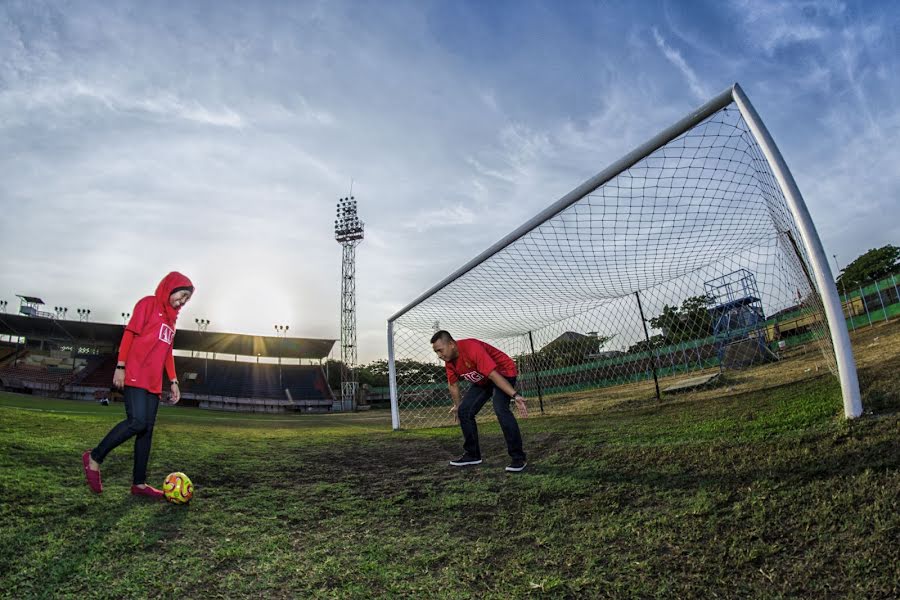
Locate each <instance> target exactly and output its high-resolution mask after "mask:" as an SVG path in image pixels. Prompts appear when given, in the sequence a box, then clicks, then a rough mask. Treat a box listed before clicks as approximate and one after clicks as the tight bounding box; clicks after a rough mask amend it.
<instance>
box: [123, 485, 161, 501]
mask: <svg viewBox="0 0 900 600" xmlns="http://www.w3.org/2000/svg"><path fill="white" fill-rule="evenodd" d="M131 495H132V496H147V497H148V498H155V499H157V500H162V499H163V498H164V497H165V495H164V494H163V493H162V490H158V489H156V488H155V487H152V486H149V485H148V486H144V487H138V486H136V485H133V486H131Z"/></svg>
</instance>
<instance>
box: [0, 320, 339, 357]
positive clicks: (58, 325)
mask: <svg viewBox="0 0 900 600" xmlns="http://www.w3.org/2000/svg"><path fill="white" fill-rule="evenodd" d="M122 331H123V329H122V325H116V324H114V323H92V322H87V321H67V320H64V319H46V318H41V317H29V316H25V315H15V314H0V335H12V336H20V337H24V338H27V339H38V340H47V341H55V342H59V343H77V344H80V345H85V346H89V345H98V344H100V345H104V346H118V344H119V341H120V340H121V339H122ZM334 342H335V340H330V339H313V338H297V337H285V338H281V337H276V336H263V335H244V334H240V333H220V332H214V331H205V332H204V331H197V330H196V329H180V330H178V333H177V334H176V335H175V349H176V350H189V351H194V352H216V353H218V354H237V355H240V356H257V355H258V356H269V357H276V356H281V357H285V358H288V357H289V358H308V359H320V358H325V357H326V356H328V354H329V353H330V352H331V349H332V347H333V346H334Z"/></svg>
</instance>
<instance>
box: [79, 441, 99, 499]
mask: <svg viewBox="0 0 900 600" xmlns="http://www.w3.org/2000/svg"><path fill="white" fill-rule="evenodd" d="M81 463H82V464H83V465H84V476H85V477H87V484H88V485H89V486H90V488H91V491H92V492H94V493H95V494H99V493H101V492H102V491H103V483H102V482H101V481H100V471H95V470H93V469H92V468H91V451H90V450H87V451H85V453H84V454H82V455H81Z"/></svg>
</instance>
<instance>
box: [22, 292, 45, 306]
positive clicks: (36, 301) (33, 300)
mask: <svg viewBox="0 0 900 600" xmlns="http://www.w3.org/2000/svg"><path fill="white" fill-rule="evenodd" d="M16 298H21V299H22V300H24V301H25V302H29V303H31V304H43V303H44V301H43V300H41V299H40V298H38V297H37V296H23V295H22V294H16Z"/></svg>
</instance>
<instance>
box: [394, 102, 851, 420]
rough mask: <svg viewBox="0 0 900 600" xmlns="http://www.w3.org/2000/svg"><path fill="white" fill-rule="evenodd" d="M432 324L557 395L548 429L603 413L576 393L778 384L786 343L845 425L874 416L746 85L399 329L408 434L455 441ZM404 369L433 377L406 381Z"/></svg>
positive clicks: (574, 199)
mask: <svg viewBox="0 0 900 600" xmlns="http://www.w3.org/2000/svg"><path fill="white" fill-rule="evenodd" d="M641 311H643V313H644V317H642V316H641ZM436 320H440V324H441V326H442V328H443V329H446V330H448V331H450V332H451V334H453V335H454V336H456V337H458V338H460V337H461V338H464V337H476V338H479V339H482V340H485V341H487V342H489V343H491V344H493V345H494V346H497V347H498V348H500V349H501V350H503V351H504V352H506V353H507V354H509V355H510V356H513V357H514V358H515V359H516V361H517V363H518V365H519V372H520V376H519V381H518V384H517V385H518V386H520V391H523V392H526V396H527V395H532V396H533V397H535V399H537V398H538V397H539V396H543V395H552V397H553V401H552V402H550V403H549V410H550V412H553V411H554V410H556V407H562V406H563V404H565V402H569V403H571V404H572V405H573V406H574V404H576V403H579V402H590V399H591V398H595V397H596V395H591V394H590V393H588V394H585V395H582V396H579V397H577V398H575V397H573V396H572V394H575V393H577V392H580V391H587V390H599V389H601V388H610V389H613V390H615V391H616V393H618V391H619V390H620V389H624V388H622V387H621V386H631V387H630V388H629V389H639V393H640V394H646V395H648V396H651V397H652V396H653V395H654V386H653V379H654V378H658V380H659V385H660V387H661V388H662V392H663V393H666V391H667V389H670V388H672V387H675V385H674V384H675V383H677V382H675V381H673V382H671V383H670V382H667V381H666V379H667V378H669V377H673V378H674V377H678V378H683V377H684V374H685V373H689V372H697V373H699V374H702V375H703V376H704V377H705V376H706V375H709V377H710V380H712V379H713V378H715V377H718V376H719V375H722V374H723V373H724V374H725V375H726V380H727V374H728V372H729V370H730V369H735V368H749V367H750V366H752V367H756V366H760V368H763V369H767V368H769V367H768V366H765V364H766V363H767V362H770V361H775V360H778V359H782V358H784V355H783V354H782V353H780V350H779V349H780V348H782V347H784V346H783V344H785V345H786V344H798V345H799V344H807V343H814V344H816V345H818V346H819V348H820V349H821V355H820V357H819V359H818V360H819V361H821V363H822V364H823V365H825V366H827V367H828V368H829V369H831V370H832V372H833V373H835V374H836V375H837V376H838V379H839V381H840V386H841V393H842V396H843V403H844V414H845V415H846V416H847V417H848V418H854V417H858V416H859V415H860V414H861V413H862V404H861V401H860V394H859V384H858V381H857V374H856V367H855V364H854V361H853V352H852V349H851V347H850V340H849V335H848V332H847V326H846V322H845V319H844V315H843V310H842V306H841V303H840V299H839V296H838V294H837V289H836V287H835V283H834V279H833V278H832V274H831V270H830V267H829V264H828V260H827V258H826V254H825V251H824V249H823V247H822V243H821V241H820V239H819V235H818V233H817V232H816V229H815V226H814V224H813V221H812V218H811V217H810V214H809V211H808V209H807V207H806V204H805V203H804V200H803V197H802V196H801V194H800V191H799V189H798V188H797V184H796V182H795V181H794V178H793V176H792V175H791V172H790V170H789V169H788V167H787V165H786V163H785V161H784V159H783V157H782V156H781V154H780V152H779V150H778V148H777V147H776V145H775V142H774V141H773V140H772V137H771V135H770V134H769V132H768V130H767V129H766V127H765V125H764V124H763V122H762V120H761V119H760V117H759V115H758V114H757V112H756V110H755V109H754V108H753V106H752V105H751V104H750V101H749V100H748V99H747V96H746V94H745V93H744V92H743V90H742V89H741V88H740V86H738V85H737V84H735V85H733V86H732V87H730V88H728V89H727V90H725V91H723V92H722V93H721V94H719V95H718V96H716V97H715V98H713V99H712V100H710V101H709V102H707V103H706V104H704V105H703V106H701V107H699V108H698V109H697V110H694V111H693V112H691V113H690V114H688V115H687V116H685V117H684V118H683V119H681V120H680V121H678V122H677V123H675V124H674V125H672V126H671V127H669V128H668V129H666V130H664V131H662V132H661V133H659V134H658V135H656V136H655V137H653V138H652V139H650V140H649V141H648V142H646V143H644V144H643V145H641V146H639V147H637V148H636V149H634V150H633V151H632V152H630V153H628V154H626V155H625V156H623V157H622V158H621V159H619V160H618V161H616V162H614V163H613V164H612V165H610V166H609V167H608V168H606V169H605V170H603V171H601V172H600V173H599V174H597V175H596V176H594V177H592V178H590V179H588V180H587V181H585V182H584V183H583V184H581V185H579V186H578V187H576V188H575V189H574V190H572V191H571V192H570V193H569V194H567V195H565V196H564V197H562V198H561V199H560V200H558V201H557V202H555V203H553V204H551V205H550V206H548V207H547V208H546V209H545V210H543V211H541V212H540V213H539V214H537V215H536V216H535V217H534V218H532V219H530V220H529V221H527V222H526V223H525V224H523V225H522V226H521V227H519V228H518V229H516V230H515V231H513V232H512V233H510V234H509V235H507V236H506V237H504V238H503V239H501V240H499V241H498V242H496V243H495V244H494V245H492V246H491V247H490V248H488V249H487V250H485V251H484V252H482V253H481V254H480V255H478V256H477V257H475V258H474V259H472V260H471V261H469V262H468V263H467V264H465V265H464V266H462V267H461V268H459V269H458V270H456V271H455V272H453V273H452V274H450V275H449V276H448V277H446V278H445V279H444V280H442V281H441V282H440V283H438V284H437V285H435V286H433V287H432V288H431V289H429V290H427V291H426V292H425V293H423V294H422V295H420V296H419V297H418V298H416V299H415V300H414V301H413V302H411V303H410V304H409V305H407V306H406V307H404V308H403V309H402V310H400V311H399V312H397V313H396V314H395V315H393V316H392V317H390V319H389V320H388V327H387V329H388V357H389V374H390V375H389V377H390V393H391V408H392V424H393V427H394V428H395V429H396V428H399V427H400V425H401V418H402V419H403V423H405V424H406V425H408V426H436V425H446V424H448V420H447V417H446V413H447V410H446V405H447V404H448V403H449V395H448V392H447V387H446V381H445V380H444V378H443V377H442V375H441V370H440V368H439V366H436V365H435V359H434V355H433V352H432V351H431V348H430V345H429V344H428V339H429V337H430V336H431V334H432V324H433V323H434V322H435V321H436ZM645 327H646V329H645ZM788 329H790V332H789V338H788V339H787V342H786V341H785V337H784V336H785V332H786V330H788ZM587 332H591V333H593V332H596V333H597V335H596V336H594V335H588V334H587ZM613 340H615V345H614V346H613V345H612V341H613ZM400 360H404V361H414V362H412V363H407V364H419V365H421V366H420V367H419V368H404V370H403V372H398V371H397V364H398V361H400ZM806 371H812V372H813V373H814V370H811V368H807V369H806ZM763 379H768V378H766V377H759V380H760V381H759V385H761V386H763V385H770V384H769V383H767V382H765V381H762V380H763ZM666 386H669V387H666ZM623 393H624V392H623ZM566 394H568V395H569V396H566ZM657 397H658V394H657ZM545 404H546V402H545Z"/></svg>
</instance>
